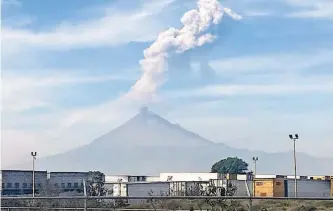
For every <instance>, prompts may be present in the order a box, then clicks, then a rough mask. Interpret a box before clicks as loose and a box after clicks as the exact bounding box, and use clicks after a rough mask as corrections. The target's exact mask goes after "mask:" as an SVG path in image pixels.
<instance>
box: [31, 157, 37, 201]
mask: <svg viewBox="0 0 333 211" xmlns="http://www.w3.org/2000/svg"><path fill="white" fill-rule="evenodd" d="M31 156H32V197H35V160H36V156H37V152H31Z"/></svg>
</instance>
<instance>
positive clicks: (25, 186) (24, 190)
mask: <svg viewBox="0 0 333 211" xmlns="http://www.w3.org/2000/svg"><path fill="white" fill-rule="evenodd" d="M32 175H33V173H32V171H20V170H2V171H1V186H2V194H3V195H21V194H32ZM46 184H47V172H46V171H35V191H36V193H39V192H40V190H41V189H42V188H43V187H45V186H46Z"/></svg>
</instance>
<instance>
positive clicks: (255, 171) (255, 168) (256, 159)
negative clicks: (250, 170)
mask: <svg viewBox="0 0 333 211" xmlns="http://www.w3.org/2000/svg"><path fill="white" fill-rule="evenodd" d="M252 160H253V162H254V175H256V174H257V161H258V160H259V158H258V157H253V158H252Z"/></svg>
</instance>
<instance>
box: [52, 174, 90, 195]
mask: <svg viewBox="0 0 333 211" xmlns="http://www.w3.org/2000/svg"><path fill="white" fill-rule="evenodd" d="M87 179H88V172H50V180H49V184H50V185H51V186H52V187H53V188H55V189H58V190H59V191H60V192H68V191H77V192H83V187H84V186H83V181H87Z"/></svg>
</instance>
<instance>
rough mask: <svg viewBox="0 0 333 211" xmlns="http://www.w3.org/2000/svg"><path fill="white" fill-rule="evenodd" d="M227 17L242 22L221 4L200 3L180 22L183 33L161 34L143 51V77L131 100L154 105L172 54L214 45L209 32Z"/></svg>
mask: <svg viewBox="0 0 333 211" xmlns="http://www.w3.org/2000/svg"><path fill="white" fill-rule="evenodd" d="M224 13H226V14H228V15H229V16H230V17H232V18H233V19H236V20H240V19H242V17H241V16H240V15H238V14H236V13H234V12H233V11H231V9H229V8H224V7H222V5H221V4H220V3H219V1H218V0H198V2H197V9H193V10H190V11H188V12H186V13H185V14H184V15H183V17H182V18H181V20H180V21H181V23H182V24H183V27H182V28H181V29H176V28H169V29H167V30H166V31H163V32H161V33H160V34H159V35H158V37H157V39H156V41H155V42H154V43H153V44H152V45H151V46H150V47H149V48H147V49H145V50H144V51H143V54H144V59H142V60H140V65H141V69H142V71H143V74H142V76H141V78H140V79H139V80H138V81H137V82H136V83H135V84H134V85H133V86H132V88H131V90H130V92H129V93H128V96H129V97H130V98H132V99H137V100H141V101H143V102H145V103H147V102H150V101H152V100H153V99H154V98H155V94H156V91H157V89H158V87H159V86H161V85H162V84H163V83H164V82H165V81H166V77H165V75H164V73H165V71H167V59H168V57H169V56H170V54H171V53H182V52H184V51H187V50H189V49H192V48H195V47H199V46H202V45H204V44H206V43H211V42H213V41H214V40H215V39H216V36H215V35H213V34H211V33H209V32H207V31H208V29H209V28H210V27H211V26H212V25H217V24H219V23H220V22H221V20H222V17H223V14H224Z"/></svg>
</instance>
